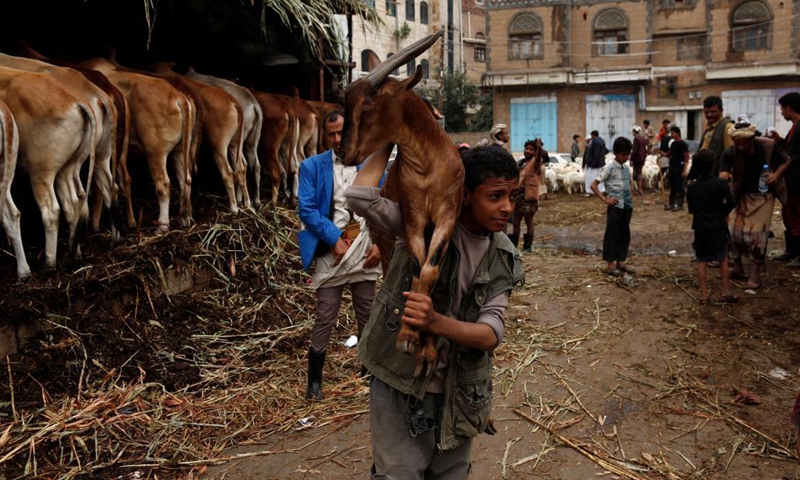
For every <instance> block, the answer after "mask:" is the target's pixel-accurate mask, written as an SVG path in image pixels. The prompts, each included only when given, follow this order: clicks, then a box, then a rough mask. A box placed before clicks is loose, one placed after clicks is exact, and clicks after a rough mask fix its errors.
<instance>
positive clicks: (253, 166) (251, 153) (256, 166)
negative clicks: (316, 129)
mask: <svg viewBox="0 0 800 480" xmlns="http://www.w3.org/2000/svg"><path fill="white" fill-rule="evenodd" d="M186 76H187V77H188V78H191V79H192V80H197V81H198V82H203V83H207V84H209V85H214V86H217V87H219V88H222V89H223V90H225V91H226V92H228V93H229V94H230V95H231V96H233V97H234V98H235V99H236V101H237V102H239V106H240V107H241V109H242V118H243V122H244V124H243V127H242V137H243V138H242V153H243V155H244V158H245V160H246V162H247V167H248V168H249V169H250V170H252V171H253V178H254V180H255V185H254V187H255V195H254V198H253V200H254V202H255V204H256V206H259V205H261V164H260V162H259V160H258V141H259V138H260V137H261V125H262V123H263V121H264V114H263V112H262V111H261V106H260V105H259V104H258V101H257V100H256V99H255V97H253V94H252V93H250V91H249V90H248V89H246V88H244V87H242V86H241V85H237V84H235V83H233V82H231V81H229V80H224V79H222V78H217V77H213V76H211V75H203V74H202V73H198V72H196V71H194V70H193V69H192V68H189V69H188V70H187V71H186ZM238 186H239V188H238V189H237V191H236V198H237V199H238V200H241V201H243V202H244V203H243V205H244V207H245V208H250V195H249V194H248V191H247V175H246V171H240V177H239V182H238Z"/></svg>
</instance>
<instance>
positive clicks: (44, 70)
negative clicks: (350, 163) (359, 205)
mask: <svg viewBox="0 0 800 480" xmlns="http://www.w3.org/2000/svg"><path fill="white" fill-rule="evenodd" d="M173 68H174V65H173V64H170V63H158V64H154V65H152V66H151V67H149V68H148V70H147V71H143V70H133V69H129V68H125V67H123V66H121V65H119V64H118V63H116V62H115V61H114V60H113V59H112V60H106V59H101V58H96V59H91V60H87V61H85V62H83V63H81V64H79V65H74V64H68V63H66V62H61V61H57V60H53V59H48V58H45V57H42V56H41V55H39V54H38V53H36V52H34V51H32V50H30V49H28V50H25V51H23V52H21V53H20V56H11V55H5V54H0V128H1V129H2V134H3V137H2V147H0V152H1V153H2V157H0V158H2V161H3V165H2V169H0V171H2V181H0V214H1V215H2V217H1V218H2V222H3V226H4V228H5V230H6V232H7V234H8V237H9V239H10V241H11V244H12V247H13V249H14V253H15V255H16V257H17V276H18V278H19V279H23V278H25V277H26V276H28V275H29V274H30V268H29V266H28V264H27V261H26V259H25V254H24V252H23V250H22V240H21V233H20V227H19V217H20V213H19V210H18V209H17V207H16V206H15V204H14V201H13V199H12V198H11V190H10V188H11V182H12V180H13V177H14V171H15V168H16V164H17V161H18V163H19V165H20V167H21V168H23V169H24V171H25V172H26V173H27V174H28V176H29V177H30V183H31V189H32V193H33V197H34V200H35V201H36V203H37V205H38V207H39V209H40V212H41V216H42V223H43V225H44V231H45V252H44V257H45V259H44V264H45V268H53V267H55V264H56V243H57V234H58V223H59V217H60V215H61V213H63V214H64V218H65V220H66V222H67V224H68V227H69V228H68V231H69V238H68V247H69V249H70V250H71V251H72V252H73V253H75V254H76V255H78V256H79V255H80V249H79V246H78V245H77V241H76V234H77V231H78V227H79V225H80V224H81V222H84V221H87V220H90V224H91V227H92V229H93V230H97V229H98V228H99V227H100V221H101V216H102V215H103V213H104V211H105V212H106V214H107V215H109V217H110V220H111V224H112V232H113V233H114V234H116V231H117V229H116V228H115V227H114V225H115V224H117V222H119V221H120V220H121V219H119V218H114V215H113V212H115V211H116V210H117V209H116V204H117V200H118V194H119V195H120V196H121V197H122V199H120V201H124V202H125V204H124V210H125V214H124V216H125V221H126V222H127V224H128V226H130V227H133V226H135V219H134V215H133V206H132V198H131V177H130V174H129V171H128V154H129V148H134V149H137V150H138V151H139V152H141V153H143V155H144V157H146V159H147V166H148V169H149V171H150V174H151V177H152V181H153V183H154V185H155V192H156V195H157V197H158V206H159V214H158V227H159V229H162V230H166V229H168V228H169V224H170V215H169V203H170V201H169V200H170V187H171V185H170V176H169V174H168V170H167V169H168V166H170V167H171V168H172V170H173V176H174V178H175V179H176V181H177V183H178V192H179V199H178V204H179V212H178V216H177V219H176V220H177V224H178V225H180V226H184V227H185V226H188V225H190V224H191V222H192V204H191V188H192V178H193V176H194V174H196V173H197V156H198V152H199V149H200V145H201V142H202V144H203V145H204V147H205V149H206V150H207V151H209V152H211V154H212V155H213V158H214V163H215V165H216V170H217V171H218V172H219V177H220V179H221V181H222V184H223V185H224V188H225V190H226V193H227V200H228V207H229V209H230V210H231V211H232V212H236V211H238V209H239V207H240V206H241V207H243V208H249V207H250V206H251V202H252V203H254V204H255V205H256V206H258V205H260V203H261V199H260V187H261V172H262V168H263V171H264V172H266V173H268V174H269V175H270V176H271V179H272V182H271V184H272V189H271V192H270V193H271V195H270V196H271V201H272V202H276V201H277V196H278V184H279V180H280V179H281V178H283V179H284V185H285V186H286V187H287V193H289V194H290V195H291V192H292V187H291V186H289V185H286V182H285V179H286V178H287V177H288V178H292V177H293V174H296V172H297V170H298V166H299V163H300V161H302V160H303V159H304V158H307V157H309V156H311V155H315V154H316V153H317V151H318V150H319V149H320V148H321V142H322V139H323V138H324V137H323V135H322V134H321V128H322V124H323V121H322V119H323V118H324V116H325V115H326V114H327V113H329V112H330V111H331V110H333V109H334V108H336V105H333V104H325V103H321V102H306V101H304V100H302V99H300V98H297V97H293V96H283V95H274V94H267V93H264V92H259V91H256V90H254V89H249V88H245V87H242V86H240V85H238V84H236V83H234V82H231V81H228V80H225V79H221V78H217V77H213V76H210V75H203V74H201V73H198V72H196V71H194V70H192V69H191V68H189V69H188V70H187V71H186V72H185V73H183V74H179V73H177V72H175V71H174V70H173ZM262 165H263V167H262ZM87 167H88V168H87ZM82 171H83V172H84V174H83V175H82V173H81V172H82ZM86 171H88V177H87V176H86V174H85V172H86ZM248 179H249V180H250V184H251V185H253V187H254V188H252V189H251V190H252V191H250V190H248ZM90 198H92V201H91V205H90V201H89V199H90ZM90 210H91V212H90Z"/></svg>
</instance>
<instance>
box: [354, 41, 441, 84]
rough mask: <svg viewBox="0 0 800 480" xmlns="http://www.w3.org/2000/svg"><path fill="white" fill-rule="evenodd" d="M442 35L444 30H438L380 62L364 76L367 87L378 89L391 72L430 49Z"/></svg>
mask: <svg viewBox="0 0 800 480" xmlns="http://www.w3.org/2000/svg"><path fill="white" fill-rule="evenodd" d="M442 35H444V29H442V30H439V31H438V32H436V33H434V34H433V35H428V36H427V37H425V38H423V39H420V40H417V41H416V42H414V43H412V44H411V45H409V46H407V47H405V48H404V49H402V50H400V51H399V52H397V53H396V54H394V55H392V56H391V57H389V58H387V59H386V60H384V61H383V62H381V64H380V65H378V66H377V67H375V70H373V71H371V72H370V73H369V75H367V76H366V79H367V80H368V81H369V85H370V86H371V87H372V88H373V89H377V88H378V87H380V86H381V84H382V83H383V81H384V80H386V77H388V76H389V74H390V73H392V71H393V70H395V69H397V68H398V67H399V66H400V65H403V64H405V63H406V62H408V61H409V60H411V59H412V58H416V57H417V56H419V55H420V54H421V53H422V52H424V51H425V50H427V49H429V48H431V45H433V44H434V43H436V40H438V39H439V37H441V36H442Z"/></svg>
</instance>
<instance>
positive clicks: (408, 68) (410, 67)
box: [406, 58, 417, 77]
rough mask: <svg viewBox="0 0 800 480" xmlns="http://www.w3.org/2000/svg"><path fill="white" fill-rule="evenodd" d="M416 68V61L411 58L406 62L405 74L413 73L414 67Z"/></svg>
mask: <svg viewBox="0 0 800 480" xmlns="http://www.w3.org/2000/svg"><path fill="white" fill-rule="evenodd" d="M415 68H417V62H416V60H414V59H413V58H412V59H411V60H409V62H408V63H406V75H408V76H409V77H410V76H411V75H414V69H415Z"/></svg>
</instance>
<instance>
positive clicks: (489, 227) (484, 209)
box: [461, 178, 519, 235]
mask: <svg viewBox="0 0 800 480" xmlns="http://www.w3.org/2000/svg"><path fill="white" fill-rule="evenodd" d="M518 190H519V178H513V179H511V180H507V179H505V178H489V179H486V180H485V181H484V182H483V183H481V184H480V185H478V186H477V187H476V188H475V191H474V192H470V191H469V190H467V192H466V194H467V197H466V199H465V200H466V203H465V204H464V208H463V210H462V213H461V223H462V225H464V227H465V228H466V229H467V230H469V231H470V232H471V233H474V234H476V235H487V234H489V233H493V232H502V231H503V230H504V229H505V228H506V224H507V223H508V219H509V218H511V214H512V213H513V212H514V196H515V195H516V194H517V191H518Z"/></svg>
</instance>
